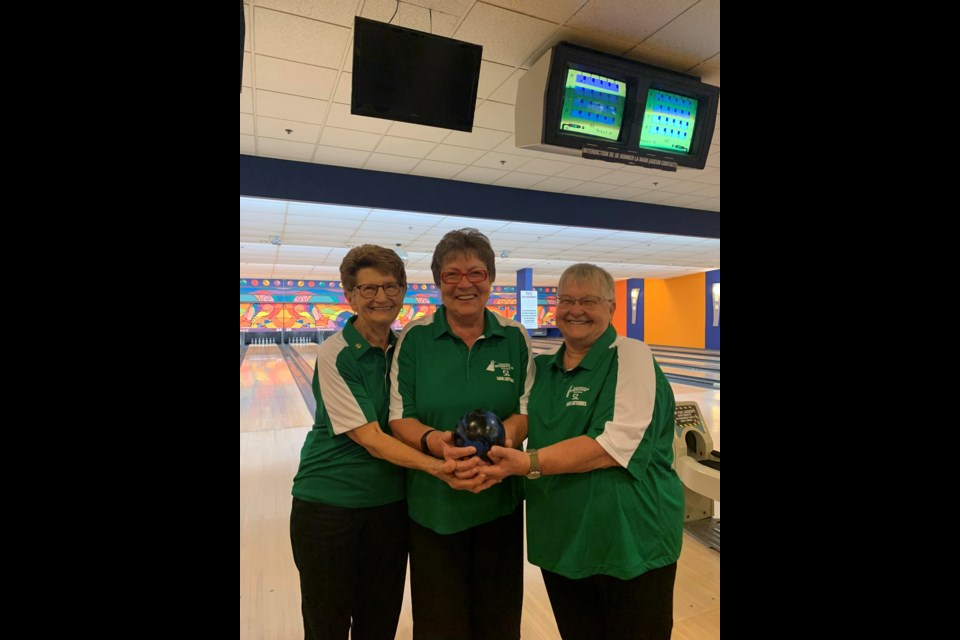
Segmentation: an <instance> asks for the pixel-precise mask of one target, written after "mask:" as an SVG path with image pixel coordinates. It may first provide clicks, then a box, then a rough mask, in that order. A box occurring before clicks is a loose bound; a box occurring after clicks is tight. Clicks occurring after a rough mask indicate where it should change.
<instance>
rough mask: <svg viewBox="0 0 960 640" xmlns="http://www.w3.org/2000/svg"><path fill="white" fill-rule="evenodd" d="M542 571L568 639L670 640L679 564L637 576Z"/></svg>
mask: <svg viewBox="0 0 960 640" xmlns="http://www.w3.org/2000/svg"><path fill="white" fill-rule="evenodd" d="M540 571H541V573H542V574H543V582H544V584H545V585H546V587H547V595H549V596H550V606H551V607H553V615H554V617H555V618H556V619H557V628H559V629H560V637H561V638H563V640H670V632H671V631H672V630H673V583H674V579H675V578H676V576H677V563H676V562H674V563H673V564H670V565H667V566H665V567H661V568H659V569H652V570H650V571H647V572H646V573H643V574H640V575H639V576H637V577H636V578H633V579H631V580H620V579H619V578H614V577H613V576H604V575H596V576H590V577H588V578H582V579H580V580H571V579H570V578H564V577H563V576H561V575H557V574H556V573H550V572H549V571H546V570H544V569H541V570H540Z"/></svg>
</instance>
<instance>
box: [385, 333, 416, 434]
mask: <svg viewBox="0 0 960 640" xmlns="http://www.w3.org/2000/svg"><path fill="white" fill-rule="evenodd" d="M410 329H412V327H410V326H409V325H408V326H407V327H406V328H405V330H404V331H403V333H401V334H400V339H399V340H398V341H397V346H396V347H394V354H393V364H392V365H391V367H390V420H399V419H400V418H416V417H417V407H416V402H415V400H416V397H417V395H416V390H417V379H416V378H417V376H416V371H417V362H416V351H417V350H416V349H415V348H414V345H413V341H408V338H409V336H410V331H409V330H410Z"/></svg>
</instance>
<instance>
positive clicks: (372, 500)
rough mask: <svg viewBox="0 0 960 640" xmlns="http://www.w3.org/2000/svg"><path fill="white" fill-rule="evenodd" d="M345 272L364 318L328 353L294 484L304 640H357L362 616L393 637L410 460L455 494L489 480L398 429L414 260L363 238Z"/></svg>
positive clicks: (330, 343) (293, 530) (350, 324)
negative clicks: (413, 443)
mask: <svg viewBox="0 0 960 640" xmlns="http://www.w3.org/2000/svg"><path fill="white" fill-rule="evenodd" d="M340 279H341V281H342V282H343V290H344V291H345V292H346V296H347V300H348V301H349V302H350V306H351V307H352V308H353V311H354V312H355V313H356V315H354V316H353V317H351V318H350V319H349V320H347V323H346V324H345V325H344V327H343V330H342V331H340V332H339V333H336V334H334V335H333V336H331V337H330V338H328V339H326V340H324V341H323V344H321V345H320V347H319V349H318V350H317V361H316V364H315V365H314V370H313V396H314V398H315V399H316V401H317V412H316V415H315V416H314V423H313V429H311V430H310V431H309V432H308V433H307V438H306V440H305V442H304V443H303V448H302V449H301V451H300V468H299V470H298V471H297V475H296V477H295V478H294V479H293V508H292V511H291V514H290V540H291V544H292V546H293V559H294V561H295V563H296V565H297V569H298V570H299V571H300V594H301V612H302V614H303V627H304V637H305V638H307V640H311V639H320V638H324V639H328V640H331V639H332V640H346V639H347V634H348V633H349V630H350V627H351V620H352V624H353V629H354V637H355V638H358V637H361V636H362V637H364V638H382V639H387V638H393V637H394V635H395V633H396V628H397V621H398V620H399V617H400V608H401V604H402V601H403V589H404V581H405V577H406V568H407V548H408V525H407V503H406V500H405V496H406V472H405V471H404V467H406V468H408V469H416V470H418V471H420V472H422V473H423V474H424V475H427V476H428V477H430V478H436V479H438V480H439V481H440V482H441V483H445V484H443V486H445V487H447V486H449V487H452V488H455V489H469V490H473V489H476V488H478V487H479V486H480V485H481V484H482V482H483V481H482V479H481V478H472V479H469V480H462V479H459V478H457V477H456V476H455V475H454V471H455V470H456V468H457V463H456V462H454V461H445V460H438V459H437V458H435V457H431V456H428V455H426V454H424V453H422V452H420V451H418V450H416V449H412V448H410V447H408V446H407V445H405V444H404V443H402V442H400V441H399V440H397V439H395V438H393V437H392V435H391V431H390V426H389V425H388V424H387V413H388V407H389V402H390V399H389V398H390V377H389V375H388V373H389V371H390V365H391V363H392V360H393V353H394V345H395V343H396V341H397V337H396V336H395V335H394V334H393V332H392V331H391V330H390V325H391V323H392V322H393V321H394V320H395V319H396V317H397V313H398V312H399V311H400V305H401V304H402V303H403V293H404V291H406V284H405V282H406V280H407V274H406V271H405V270H404V268H403V261H402V260H401V259H400V257H399V256H397V254H396V253H394V252H393V251H392V250H391V249H385V248H383V247H378V246H376V245H371V244H365V245H361V246H359V247H355V248H353V249H351V250H350V251H349V252H348V253H347V255H346V256H345V257H344V258H343V262H342V263H341V264H340ZM468 453H469V452H468ZM357 593H362V594H364V599H363V600H360V601H357V600H356V599H355V598H354V594H357ZM370 603H374V604H372V605H371V604H370ZM358 629H363V631H362V632H360V631H358Z"/></svg>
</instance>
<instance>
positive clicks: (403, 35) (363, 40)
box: [350, 17, 483, 131]
mask: <svg viewBox="0 0 960 640" xmlns="http://www.w3.org/2000/svg"><path fill="white" fill-rule="evenodd" d="M482 54H483V47H481V46H480V45H477V44H472V43H470V42H463V41H461V40H454V39H452V38H444V37H443V36H437V35H433V34H430V33H424V32H423V31H416V30H414V29H407V28H405V27H399V26H396V25H392V24H387V23H385V22H377V21H375V20H368V19H366V18H360V17H357V18H355V19H354V26H353V85H352V90H353V93H352V97H351V101H350V113H352V114H354V115H359V116H368V117H371V118H384V119H386V120H398V121H400V122H410V123H413V124H421V125H425V126H428V127H443V128H445V129H454V130H456V131H472V130H473V115H474V110H475V109H476V104H477V84H478V83H479V81H480V59H481V56H482Z"/></svg>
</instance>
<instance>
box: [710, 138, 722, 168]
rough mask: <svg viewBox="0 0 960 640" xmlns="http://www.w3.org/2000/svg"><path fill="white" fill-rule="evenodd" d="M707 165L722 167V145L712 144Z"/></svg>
mask: <svg viewBox="0 0 960 640" xmlns="http://www.w3.org/2000/svg"><path fill="white" fill-rule="evenodd" d="M707 166H708V167H716V168H717V169H719V168H720V145H718V144H714V145H710V155H708V156H707Z"/></svg>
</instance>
